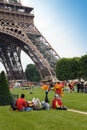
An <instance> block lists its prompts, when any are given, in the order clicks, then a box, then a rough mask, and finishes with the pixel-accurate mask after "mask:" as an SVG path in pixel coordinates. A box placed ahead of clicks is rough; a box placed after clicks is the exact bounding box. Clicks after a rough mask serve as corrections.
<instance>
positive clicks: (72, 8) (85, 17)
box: [21, 0, 87, 69]
mask: <svg viewBox="0 0 87 130" xmlns="http://www.w3.org/2000/svg"><path fill="white" fill-rule="evenodd" d="M21 2H22V4H23V5H25V6H29V7H33V8H34V15H35V18H34V23H35V25H36V27H37V28H38V29H39V31H40V32H41V33H42V35H43V36H44V37H45V38H46V40H47V41H48V42H49V43H50V44H51V45H52V47H53V48H54V49H55V51H56V52H57V53H58V54H59V55H60V57H67V58H68V57H76V56H79V57H80V56H82V55H85V54H87V0H21ZM25 56H26V54H25V53H22V56H21V57H22V64H23V68H24V69H25V67H26V65H27V64H29V63H32V61H31V59H30V58H29V57H28V56H26V58H25ZM24 59H26V61H25V60H24Z"/></svg>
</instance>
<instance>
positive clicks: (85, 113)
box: [67, 109, 87, 115]
mask: <svg viewBox="0 0 87 130" xmlns="http://www.w3.org/2000/svg"><path fill="white" fill-rule="evenodd" d="M67 110H68V111H71V112H76V113H80V114H84V115H87V112H83V111H78V110H74V109H67Z"/></svg>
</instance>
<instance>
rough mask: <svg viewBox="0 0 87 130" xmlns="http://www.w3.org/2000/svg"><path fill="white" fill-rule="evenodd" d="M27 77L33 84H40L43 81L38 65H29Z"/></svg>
mask: <svg viewBox="0 0 87 130" xmlns="http://www.w3.org/2000/svg"><path fill="white" fill-rule="evenodd" d="M25 75H26V77H27V80H29V81H31V82H35V81H36V82H39V81H40V80H41V77H40V74H39V72H38V70H37V68H36V65H34V64H29V65H27V67H26V70H25Z"/></svg>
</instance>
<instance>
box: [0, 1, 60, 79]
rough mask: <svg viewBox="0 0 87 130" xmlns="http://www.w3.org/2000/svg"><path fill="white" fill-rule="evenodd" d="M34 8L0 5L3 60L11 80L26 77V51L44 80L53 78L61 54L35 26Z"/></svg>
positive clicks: (0, 39) (7, 4) (0, 35)
mask: <svg viewBox="0 0 87 130" xmlns="http://www.w3.org/2000/svg"><path fill="white" fill-rule="evenodd" d="M32 10H33V8H29V7H25V6H22V5H16V4H12V3H11V4H10V3H4V4H2V2H1V3H0V45H1V46H0V49H1V51H0V53H1V56H0V59H1V62H2V64H3V65H4V66H5V69H6V71H7V74H8V77H9V79H20V78H25V76H24V74H23V69H22V65H21V59H20V53H21V50H23V51H24V52H25V53H26V54H27V55H28V56H29V57H30V58H31V59H32V60H33V62H34V63H35V64H36V66H37V68H38V71H39V72H40V75H41V77H42V78H45V77H46V76H50V77H51V78H52V77H54V76H55V75H56V74H55V64H56V61H57V60H58V59H60V57H59V55H58V54H57V53H56V52H55V50H54V49H53V48H52V46H51V45H50V44H49V43H48V42H47V40H46V39H45V38H44V37H43V35H42V34H41V33H40V32H39V30H38V29H37V28H36V27H35V25H34V22H33V18H34V15H33V14H31V11H32Z"/></svg>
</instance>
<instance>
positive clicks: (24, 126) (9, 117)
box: [0, 87, 87, 130]
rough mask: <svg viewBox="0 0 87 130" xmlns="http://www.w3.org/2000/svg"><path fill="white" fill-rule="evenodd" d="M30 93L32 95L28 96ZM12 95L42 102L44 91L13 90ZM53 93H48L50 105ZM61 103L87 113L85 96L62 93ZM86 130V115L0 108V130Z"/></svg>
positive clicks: (36, 89) (86, 97)
mask: <svg viewBox="0 0 87 130" xmlns="http://www.w3.org/2000/svg"><path fill="white" fill-rule="evenodd" d="M30 91H32V92H33V94H30ZM11 93H13V94H19V96H20V94H21V93H25V94H26V99H27V100H31V99H32V98H33V97H36V98H37V97H38V98H39V99H40V100H41V101H42V100H44V96H45V94H44V91H42V90H41V89H40V88H38V87H36V88H35V89H33V90H22V89H18V88H15V89H13V90H12V91H11ZM53 95H54V92H53V91H52V92H49V100H50V104H51V101H52V98H53ZM63 103H64V105H66V106H67V107H68V108H73V109H76V110H81V111H87V94H86V93H77V92H73V93H72V94H71V93H69V92H64V97H63ZM41 129H43V130H58V129H59V130H87V115H83V114H79V113H74V112H70V111H59V110H52V109H51V110H41V111H31V112H18V111H11V110H10V109H9V106H0V130H41Z"/></svg>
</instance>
